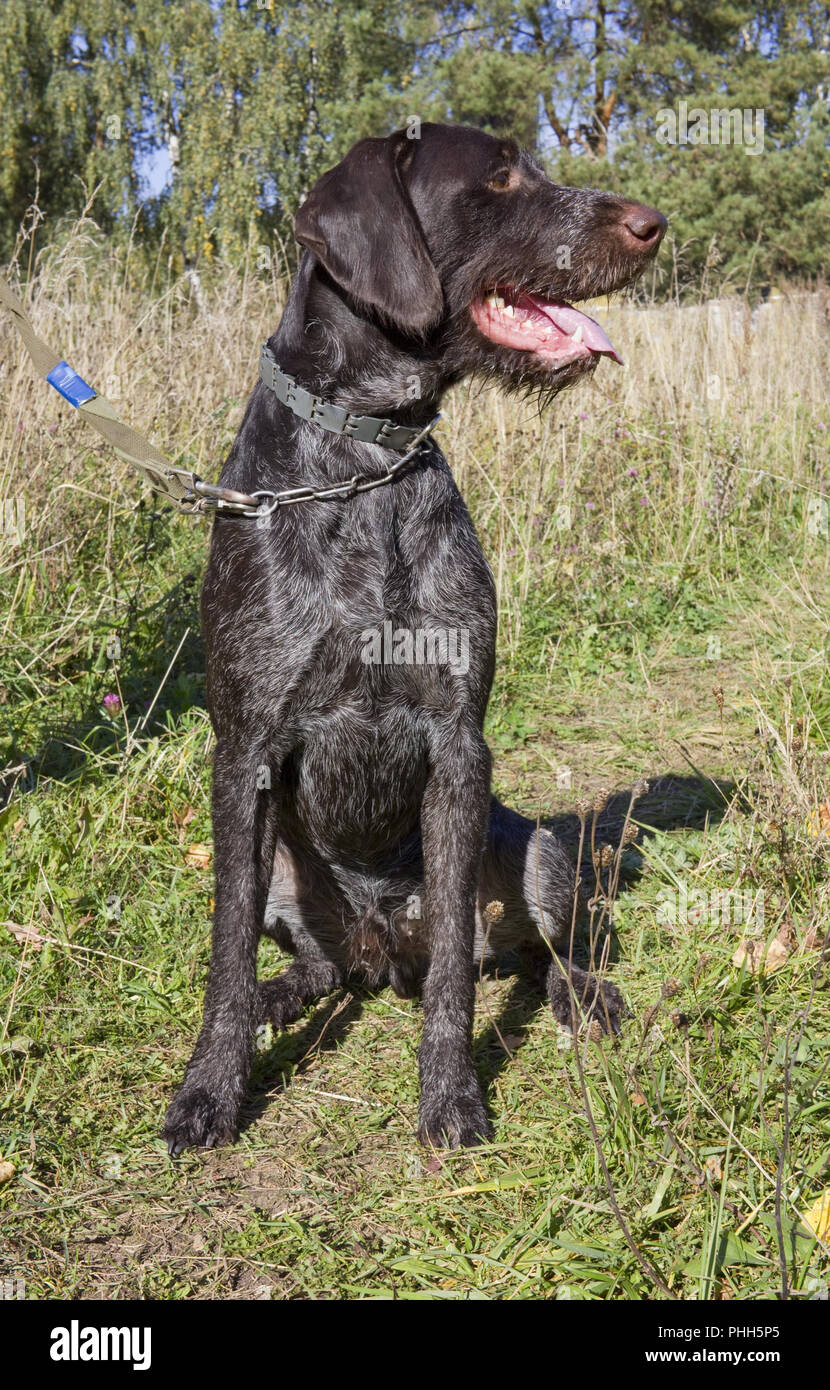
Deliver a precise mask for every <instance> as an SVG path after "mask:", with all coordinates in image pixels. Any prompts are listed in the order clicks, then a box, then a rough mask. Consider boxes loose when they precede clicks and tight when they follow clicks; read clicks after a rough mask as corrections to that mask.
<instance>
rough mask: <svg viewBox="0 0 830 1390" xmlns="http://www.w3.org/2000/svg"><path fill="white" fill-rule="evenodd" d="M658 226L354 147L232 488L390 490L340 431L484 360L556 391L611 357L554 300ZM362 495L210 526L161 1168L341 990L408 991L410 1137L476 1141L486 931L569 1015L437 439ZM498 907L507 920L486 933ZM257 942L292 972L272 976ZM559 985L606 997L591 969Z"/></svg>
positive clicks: (319, 224) (544, 876)
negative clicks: (199, 854)
mask: <svg viewBox="0 0 830 1390" xmlns="http://www.w3.org/2000/svg"><path fill="white" fill-rule="evenodd" d="M665 226H666V222H665V219H664V218H663V217H662V216H661V214H660V213H658V212H655V211H653V210H652V209H650V208H646V207H642V206H640V205H638V204H636V203H631V202H627V201H625V200H624V199H622V198H618V197H614V196H611V195H610V194H606V193H600V192H595V191H589V190H582V189H573V188H563V187H559V186H557V185H556V184H554V183H552V182H551V181H550V180H549V179H548V178H547V177H546V176H545V175H544V174H543V173H542V172H541V170H540V169H539V167H538V166H537V165H536V163H535V162H534V161H533V160H532V159H531V158H530V157H529V156H528V155H527V154H524V153H522V152H520V150H519V149H518V148H517V147H516V145H515V144H513V142H512V141H509V140H497V139H493V138H492V137H490V136H488V135H485V134H482V133H481V132H480V131H477V130H473V129H470V128H468V127H464V126H443V125H424V126H423V127H422V128H421V130H420V132H419V138H417V139H409V138H408V137H407V134H406V133H405V132H399V133H397V134H394V135H390V136H389V137H388V138H386V139H379V140H363V141H361V142H360V144H358V145H356V146H355V148H354V149H353V150H352V151H351V153H350V154H349V155H348V156H347V157H346V158H345V159H344V160H343V161H342V163H340V164H339V165H337V167H336V168H334V169H332V170H331V171H330V172H329V173H327V174H325V175H324V176H323V178H321V179H320V181H319V182H318V183H317V185H316V186H315V187H314V189H313V190H312V192H311V193H310V195H309V196H308V198H307V199H306V201H305V203H304V204H303V206H302V207H301V209H300V211H299V213H298V215H297V218H296V222H295V229H296V235H297V239H298V241H299V242H300V243H301V244H302V245H303V246H304V247H305V248H307V250H306V252H305V254H304V255H303V258H302V261H301V264H300V268H299V272H298V274H297V277H296V280H295V282H294V284H293V286H292V289H291V293H290V296H289V300H288V304H287V306H286V309H285V312H284V314H283V317H282V321H281V323H280V326H279V328H278V329H277V331H276V332H275V333H274V335H273V337H272V338H271V339H270V342H269V345H268V346H269V347H270V349H271V352H272V353H273V358H275V359H276V362H277V363H278V364H279V368H280V369H282V371H283V372H285V373H288V374H290V376H291V377H293V378H294V379H295V381H296V390H295V388H294V387H292V388H291V394H290V396H289V398H288V399H289V404H286V403H284V402H283V400H282V399H280V398H279V397H278V394H277V393H276V386H275V382H276V380H277V377H276V376H274V378H273V380H272V381H271V386H274V389H269V384H266V382H265V381H261V382H260V383H258V385H257V386H256V388H255V390H254V392H253V395H252V396H251V399H250V401H249V403H248V407H247V410H246V412H245V417H244V420H243V422H242V426H241V428H240V430H239V434H238V436H237V439H236V441H235V443H234V446H233V449H232V450H231V454H230V457H229V459H228V461H227V463H226V465H225V468H224V470H223V473H222V477H221V482H222V484H223V485H226V486H230V487H232V488H235V489H239V490H241V491H244V492H246V493H249V494H250V493H252V492H254V491H256V490H260V489H271V490H284V489H289V488H295V487H301V486H306V485H311V486H313V487H320V488H322V487H326V486H331V485H332V484H344V483H347V482H348V480H349V479H352V478H353V477H354V476H355V475H359V476H360V478H361V479H367V478H372V477H378V478H379V477H381V476H382V475H383V473H384V472H385V470H386V468H387V466H388V464H389V463H390V461H392V460H394V459H395V458H396V457H400V456H401V450H400V449H399V451H398V454H395V453H394V452H392V453H391V454H390V450H389V448H388V447H384V445H383V442H382V443H380V444H372V443H364V442H360V439H359V437H358V438H355V437H354V436H355V435H356V434H357V435H358V436H359V435H360V434H361V433H364V431H363V429H362V428H361V426H360V425H359V424H356V423H355V422H356V420H357V417H358V415H359V414H361V413H364V412H365V413H368V414H370V415H372V416H375V417H378V416H380V417H387V418H388V420H389V423H388V424H386V425H385V426H384V429H383V431H382V432H381V439H382V441H385V442H386V443H387V444H388V441H389V439H390V437H391V439H398V438H399V439H405V438H407V437H408V436H407V431H406V430H405V429H401V428H400V427H403V426H412V427H415V428H418V429H422V428H424V427H426V426H428V425H429V423H430V421H431V420H432V419H433V418H434V416H435V414H436V412H437V409H438V405H439V402H440V400H441V397H442V396H443V394H444V392H445V391H446V390H447V388H448V387H449V386H451V385H452V384H453V383H454V382H457V381H459V380H460V379H461V378H462V377H463V376H465V375H467V374H468V373H471V372H478V373H489V374H490V375H493V376H498V377H499V378H501V379H502V380H503V381H505V382H506V383H507V384H508V385H509V386H512V387H517V388H531V389H534V390H537V391H538V392H540V393H542V394H543V395H546V396H553V395H555V394H556V393H557V392H558V391H560V390H562V388H563V387H565V386H567V385H569V384H570V383H572V382H575V381H577V380H579V378H580V377H583V376H585V375H586V373H588V372H591V371H593V370H594V368H595V367H596V365H597V363H598V362H599V360H600V357H602V356H603V355H606V356H616V354H615V353H614V349H613V348H612V346H611V344H610V343H609V341H608V339H607V338H606V336H605V334H604V333H603V331H602V330H601V329H600V328H599V327H598V325H597V324H595V323H594V322H593V320H591V319H589V318H587V317H586V316H585V315H584V314H581V313H580V312H579V311H578V310H576V309H574V308H573V307H572V306H571V304H570V302H569V301H572V300H579V299H585V298H587V297H589V296H592V295H596V294H600V293H605V292H608V291H611V290H614V289H618V288H619V287H621V286H623V285H625V284H627V283H628V282H630V281H631V280H632V279H634V278H635V277H636V276H637V275H638V274H639V273H640V272H641V271H642V270H643V268H644V266H645V264H646V263H647V262H648V260H649V258H650V257H651V256H653V254H654V252H655V251H656V249H657V246H658V245H659V242H660V240H661V238H662V235H663V232H664V230H665ZM283 388H284V383H283ZM300 388H305V391H306V392H310V393H312V396H315V395H316V396H319V397H321V398H322V402H318V403H317V404H316V405H315V404H313V403H312V404H309V402H310V401H311V396H308V395H306V394H305V392H301V390H300ZM283 394H285V391H284V389H283ZM325 402H327V403H329V405H327V406H326V407H325V409H324V408H323V403H325ZM332 403H333V406H334V407H337V406H341V407H345V408H346V409H344V410H341V411H340V412H339V414H338V412H337V411H336V409H335V410H334V412H332V409H331V405H332ZM303 413H305V416H306V418H304V419H303V418H298V415H302V414H303ZM309 416H310V418H308V417H309ZM332 419H335V420H337V419H339V420H340V421H341V423H342V431H341V432H340V433H336V434H335V433H332V432H331V429H332V424H331V421H332ZM322 421H327V422H328V423H327V424H326V425H323V424H322V423H321V422H322ZM375 423H376V424H377V423H378V422H377V421H376V422H375ZM396 431H397V434H396ZM412 433H414V429H413V431H412ZM348 492H349V489H348V488H344V495H343V496H341V497H338V498H335V499H332V500H328V501H320V500H313V501H307V502H304V503H302V504H300V505H294V506H286V507H284V508H283V507H280V508H279V509H278V510H276V511H275V512H274V513H273V515H272V516H271V517H270V521H269V524H268V525H267V526H266V525H259V524H258V523H257V522H256V521H254V520H245V519H240V518H232V517H223V516H221V515H219V516H218V517H217V519H216V522H215V527H214V531H213V539H212V543H211V552H210V561H209V564H208V569H207V575H206V579H205V584H204V590H203V596H202V612H203V620H204V630H205V639H206V644H207V671H208V702H209V707H210V713H211V718H212V721H213V726H214V729H215V732H216V739H217V746H216V754H215V762H214V770H213V827H214V853H215V867H216V895H215V920H214V928H213V950H212V959H211V967H210V978H209V982H208V988H207V994H206V999H205V1014H204V1023H203V1026H202V1031H201V1034H200V1036H199V1040H198V1042H197V1044H196V1048H195V1051H194V1053H193V1057H192V1058H191V1061H190V1064H189V1066H188V1068H187V1072H186V1075H185V1078H184V1081H183V1083H182V1086H181V1088H180V1090H179V1091H178V1094H177V1095H176V1097H175V1099H174V1100H173V1102H172V1104H171V1106H170V1109H169V1111H168V1114H167V1120H166V1124H165V1130H164V1132H165V1137H166V1138H167V1141H168V1144H169V1148H170V1151H171V1153H177V1152H179V1151H180V1150H181V1149H183V1148H185V1147H186V1146H188V1145H212V1144H217V1143H221V1142H223V1141H227V1140H231V1139H233V1138H234V1137H235V1135H236V1133H237V1128H238V1122H239V1116H240V1108H241V1105H242V1101H243V1098H244V1092H245V1086H246V1081H247V1078H248V1073H249V1069H250V1065H251V1061H252V1051H253V1039H254V1033H255V1028H256V1026H257V1024H259V1023H260V1022H263V1021H266V1020H270V1021H271V1022H272V1023H273V1024H274V1025H275V1026H276V1027H277V1028H281V1027H283V1026H285V1025H286V1024H287V1023H290V1022H291V1021H292V1020H294V1019H296V1018H298V1017H299V1015H300V1013H301V1011H302V1010H303V1008H304V1007H305V1006H306V1005H307V1004H309V1003H310V1002H311V1001H313V1000H315V999H317V998H319V997H320V996H321V995H323V994H325V993H326V992H327V991H330V990H332V989H334V988H335V987H336V986H337V985H338V984H340V982H341V981H342V980H343V979H344V978H345V977H346V976H348V975H352V976H356V977H358V978H361V979H363V980H365V981H367V982H369V983H370V984H372V985H375V986H379V985H381V984H385V983H389V984H391V985H392V987H393V989H395V990H397V991H398V992H399V993H400V994H402V995H411V994H415V993H422V997H423V1016H424V1021H423V1037H422V1042H421V1049H420V1076H421V1111H420V1135H421V1138H422V1139H423V1140H424V1141H426V1142H431V1143H434V1144H450V1145H453V1146H455V1145H461V1144H474V1143H476V1142H477V1141H478V1140H480V1139H482V1138H484V1137H486V1136H487V1135H489V1134H490V1132H491V1131H490V1123H489V1120H488V1117H487V1113H486V1110H485V1107H484V1102H483V1099H482V1095H481V1090H480V1087H479V1083H478V1079H477V1077H476V1073H475V1069H474V1066H473V1061H472V1056H471V1032H472V1019H473V1000H474V973H475V962H476V961H477V960H478V959H480V955H481V952H482V950H483V949H484V938H485V931H486V929H489V939H488V942H487V949H488V950H491V951H493V952H499V951H501V950H503V949H504V948H505V947H508V946H510V947H516V946H522V945H524V946H527V947H528V948H529V949H530V950H533V949H534V947H535V948H536V949H540V950H542V951H543V952H546V953H547V958H548V960H549V961H550V962H551V964H550V972H549V976H548V989H549V993H550V997H551V1002H552V1004H553V1008H554V1012H555V1013H556V1015H557V1017H559V1018H561V1019H562V1021H563V1022H567V1023H570V1021H571V998H570V994H569V989H568V985H567V983H566V982H565V979H564V977H563V973H562V968H561V965H559V964H558V963H557V961H556V960H555V959H552V952H553V951H555V950H556V949H557V948H559V949H562V948H563V946H564V944H565V943H566V941H567V938H568V933H569V929H570V924H571V914H572V904H573V901H574V893H575V871H574V868H573V866H572V864H571V862H570V860H569V858H568V856H567V855H566V853H565V851H564V849H563V848H562V846H561V845H559V844H558V843H557V841H556V840H555V839H554V838H553V837H552V836H551V835H549V834H547V832H545V831H542V832H541V833H540V834H539V835H537V832H536V827H535V825H534V824H533V823H532V822H530V821H528V820H526V819H524V818H523V817H521V816H519V815H517V814H515V813H514V812H512V811H509V810H507V809H505V807H503V806H501V805H500V804H499V803H498V802H497V801H495V800H494V799H491V797H490V755H489V752H488V749H487V746H486V744H485V742H484V738H483V736H482V727H483V723H484V715H485V710H486V706H487V699H488V696H489V692H490V686H491V682H492V678H493V666H494V652H495V637H496V603H495V595H494V587H493V580H492V577H491V575H490V571H489V569H488V567H487V564H486V561H485V559H484V556H483V555H482V552H481V548H480V546H479V543H478V540H477V538H476V533H475V530H474V528H473V525H472V522H471V521H470V517H469V515H468V513H467V509H466V507H465V505H464V502H463V501H462V499H461V496H460V495H459V492H458V490H457V488H456V486H455V483H454V482H453V479H452V475H451V473H450V470H449V468H448V466H447V463H446V461H445V459H444V457H443V455H442V454H441V452H440V450H439V449H438V447H437V446H436V445H435V444H434V443H432V441H431V440H430V441H428V444H427V447H426V448H425V449H424V451H423V452H422V453H420V454H418V455H417V456H416V457H415V458H414V459H413V461H412V462H411V463H410V464H409V465H408V466H407V467H406V468H404V469H403V470H402V471H401V472H400V473H399V474H398V476H397V477H396V478H395V480H394V481H393V482H391V483H389V485H387V486H379V487H377V488H376V489H374V490H372V491H366V492H362V493H357V494H355V493H352V495H350V496H349V495H346V494H347V493H348ZM390 633H391V634H392V636H393V639H394V644H397V645H394V649H393V651H392V653H391V655H390V650H389V641H388V640H387V639H388V638H389V636H390ZM459 633H460V634H462V635H463V638H464V649H465V652H466V657H465V659H463V660H462V659H458V658H459V652H458V651H457V650H454V657H455V659H450V654H449V651H448V650H446V651H445V650H444V649H443V648H442V645H441V643H442V638H441V634H444V639H447V635H448V634H449V635H452V634H456V639H455V640H456V641H457V635H458V634H459ZM379 634H382V637H379V636H378V635H379ZM402 635H403V636H402ZM376 639H377V641H376ZM418 641H421V644H422V646H423V642H424V641H426V642H427V643H431V644H432V656H433V659H429V657H428V656H427V659H419V657H418V647H417V643H418ZM444 645H445V647H446V641H445V643H444ZM436 651H437V653H438V657H437V658H436V657H435V653H436ZM401 653H403V655H402V656H401ZM442 657H443V658H444V659H442ZM491 900H497V901H498V902H500V903H502V904H503V906H504V913H503V916H502V917H501V919H500V920H497V921H493V922H492V923H490V922H488V923H486V924H485V921H484V908H485V906H486V904H487V903H489V902H490V901H491ZM491 915H495V914H491ZM263 932H265V933H269V934H270V935H271V936H273V937H275V938H276V940H277V941H278V942H279V944H280V945H281V946H282V947H284V948H286V949H287V950H289V951H291V952H293V954H294V955H295V957H296V960H295V962H294V963H293V964H292V965H291V966H290V968H289V969H288V970H286V971H285V972H284V973H283V974H282V975H280V976H279V977H278V978H276V979H273V980H266V981H263V982H260V983H258V982H257V975H256V957H257V944H258V941H259V938H260V936H261V934H262V933H263ZM573 983H574V986H575V988H576V989H577V990H578V991H579V992H580V994H581V995H582V997H583V998H585V997H587V998H588V1000H589V1002H590V1000H592V999H594V994H595V990H596V988H597V986H596V984H595V982H593V981H592V980H591V979H589V977H587V976H585V975H584V974H583V973H582V972H579V971H575V972H574V976H573ZM601 990H602V994H601V997H600V998H599V999H598V1000H596V1005H597V1011H596V1016H597V1018H598V1019H599V1020H600V1022H601V1023H603V1025H604V1026H606V1027H607V1026H611V1027H612V1028H616V1027H618V1022H619V1016H620V1014H621V1012H622V1010H623V1009H624V1005H623V1003H622V999H621V997H620V995H619V993H618V991H617V990H616V989H615V988H614V987H613V986H612V985H608V984H604V985H602V986H601Z"/></svg>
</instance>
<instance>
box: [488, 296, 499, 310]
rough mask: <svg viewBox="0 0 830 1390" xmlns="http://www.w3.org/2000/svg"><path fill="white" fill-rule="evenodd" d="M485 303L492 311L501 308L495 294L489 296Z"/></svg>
mask: <svg viewBox="0 0 830 1390" xmlns="http://www.w3.org/2000/svg"><path fill="white" fill-rule="evenodd" d="M485 303H487V304H489V306H490V308H491V309H498V307H499V302H498V300H497V298H496V296H495V295H494V294H488V296H487V299H486V300H485Z"/></svg>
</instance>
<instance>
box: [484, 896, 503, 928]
mask: <svg viewBox="0 0 830 1390" xmlns="http://www.w3.org/2000/svg"><path fill="white" fill-rule="evenodd" d="M503 916H504V903H500V902H492V903H488V904H487V906H486V907H485V909H484V920H485V922H486V923H487V925H488V926H490V927H492V926H495V924H496V922H500V921H501V919H502V917H503Z"/></svg>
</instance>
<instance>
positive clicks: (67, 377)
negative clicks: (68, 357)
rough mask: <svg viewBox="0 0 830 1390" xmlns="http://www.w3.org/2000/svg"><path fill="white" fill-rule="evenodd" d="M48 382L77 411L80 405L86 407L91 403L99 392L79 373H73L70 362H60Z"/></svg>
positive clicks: (53, 369) (50, 374)
mask: <svg viewBox="0 0 830 1390" xmlns="http://www.w3.org/2000/svg"><path fill="white" fill-rule="evenodd" d="M46 380H47V381H48V382H49V385H50V386H54V388H55V390H56V391H60V393H61V395H62V396H63V397H64V398H65V399H66V400H68V401H69V404H70V405H74V407H75V409H76V410H77V408H78V406H79V405H84V404H85V403H86V402H87V401H91V400H92V399H93V398H94V397H95V396H97V394H98V392H97V391H93V389H92V387H91V386H89V385H88V384H87V383H86V382H85V381H84V379H83V377H82V376H78V373H77V372H75V371H73V370H72V368H71V367H70V366H69V363H68V362H59V363H58V365H57V367H53V368H52V370H51V372H50V373H49V375H48V376H47V378H46Z"/></svg>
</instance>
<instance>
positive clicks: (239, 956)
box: [164, 740, 277, 1154]
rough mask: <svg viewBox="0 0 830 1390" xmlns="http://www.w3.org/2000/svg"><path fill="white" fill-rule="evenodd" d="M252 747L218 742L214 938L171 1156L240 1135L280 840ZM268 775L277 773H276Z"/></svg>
mask: <svg viewBox="0 0 830 1390" xmlns="http://www.w3.org/2000/svg"><path fill="white" fill-rule="evenodd" d="M263 765H267V763H265V760H264V759H263V758H262V757H258V756H257V753H256V751H255V750H253V749H252V748H251V747H250V746H248V747H238V746H234V745H233V744H230V743H228V742H227V741H224V740H220V742H219V744H218V746H217V749H216V756H215V759H214V765H213V842H214V865H215V871H216V893H215V910H214V919H213V944H212V948H211V959H210V976H209V979H208V986H207V991H206V994H205V1011H204V1022H203V1024H202V1031H201V1033H200V1034H199V1039H198V1042H197V1043H196V1047H195V1049H194V1052H193V1056H192V1057H191V1059H190V1062H189V1063H188V1067H187V1071H186V1072H185V1077H184V1081H183V1082H182V1084H181V1087H180V1089H179V1091H178V1093H177V1095H176V1097H175V1099H174V1100H173V1103H172V1104H171V1106H170V1109H169V1110H168V1112H167V1119H166V1121H165V1125H164V1137H165V1139H166V1140H167V1145H168V1148H169V1150H170V1153H171V1154H176V1153H179V1152H180V1151H181V1150H182V1149H186V1148H191V1147H195V1146H200V1145H204V1146H206V1147H211V1146H213V1145H214V1144H222V1143H227V1142H229V1141H231V1140H233V1139H235V1138H236V1134H237V1128H238V1123H239V1111H240V1107H241V1104H242V1098H243V1095H244V1091H245V1085H246V1082H247V1080H248V1074H249V1072H250V1068H251V1061H252V1057H253V1036H254V1027H255V1023H256V1018H255V1011H256V955H257V945H258V942H259V936H260V933H261V931H262V924H263V919H264V916H265V903H266V898H267V896H268V886H269V882H270V877H271V870H272V866H273V862H274V846H275V840H276V821H277V814H276V797H275V791H274V790H269V789H263V788H262V787H260V785H259V782H260V781H261V780H262V779H261V777H260V776H259V773H260V770H261V768H262V766H263ZM269 780H270V779H269Z"/></svg>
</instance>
